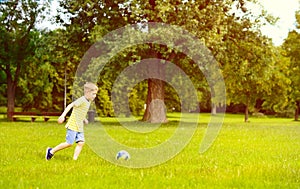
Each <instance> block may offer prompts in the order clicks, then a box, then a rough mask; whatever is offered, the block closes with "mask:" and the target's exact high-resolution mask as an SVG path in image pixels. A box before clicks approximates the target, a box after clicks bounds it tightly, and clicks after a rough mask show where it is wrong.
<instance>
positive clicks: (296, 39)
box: [283, 11, 300, 121]
mask: <svg viewBox="0 0 300 189" xmlns="http://www.w3.org/2000/svg"><path fill="white" fill-rule="evenodd" d="M296 18H297V28H298V29H300V11H298V12H297V13H296ZM299 44H300V34H299V32H297V31H296V30H293V31H290V32H289V34H288V37H287V39H286V40H285V42H284V44H283V49H284V50H285V52H286V56H287V57H289V58H290V61H291V64H290V67H289V70H290V78H291V84H290V86H291V93H290V99H291V102H292V104H293V107H294V108H295V116H294V119H295V120H296V121H298V120H299V113H300V90H299V85H300V77H299V72H300V49H299Z"/></svg>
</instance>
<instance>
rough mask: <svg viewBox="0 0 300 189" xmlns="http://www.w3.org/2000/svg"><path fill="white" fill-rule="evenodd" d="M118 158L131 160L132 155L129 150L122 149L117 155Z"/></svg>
mask: <svg viewBox="0 0 300 189" xmlns="http://www.w3.org/2000/svg"><path fill="white" fill-rule="evenodd" d="M116 159H117V160H119V159H124V160H129V159H130V155H129V153H128V152H127V151H125V150H121V151H119V152H118V153H117V155H116Z"/></svg>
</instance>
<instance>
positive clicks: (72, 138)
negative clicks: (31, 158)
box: [46, 129, 77, 160]
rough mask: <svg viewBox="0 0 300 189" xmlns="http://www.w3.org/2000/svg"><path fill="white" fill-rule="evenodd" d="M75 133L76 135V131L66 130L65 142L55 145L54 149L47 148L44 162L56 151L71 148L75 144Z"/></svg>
mask: <svg viewBox="0 0 300 189" xmlns="http://www.w3.org/2000/svg"><path fill="white" fill-rule="evenodd" d="M76 133H77V132H76V131H72V130H69V129H68V130H67V134H66V142H63V143H60V144H59V145H57V146H56V147H54V148H47V150H46V160H50V159H51V158H52V157H53V155H54V154H55V153H56V152H57V151H60V150H63V149H65V148H68V147H70V146H72V144H73V143H74V142H75V138H76Z"/></svg>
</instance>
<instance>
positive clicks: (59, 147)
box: [50, 142, 72, 154]
mask: <svg viewBox="0 0 300 189" xmlns="http://www.w3.org/2000/svg"><path fill="white" fill-rule="evenodd" d="M70 146H72V144H69V143H67V142H63V143H60V144H59V145H57V146H55V147H54V148H52V149H51V150H50V153H51V154H54V153H55V152H57V151H60V150H63V149H65V148H68V147H70Z"/></svg>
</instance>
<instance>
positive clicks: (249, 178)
mask: <svg viewBox="0 0 300 189" xmlns="http://www.w3.org/2000/svg"><path fill="white" fill-rule="evenodd" d="M168 116H169V120H170V122H169V123H167V124H163V125H161V126H160V127H158V128H155V129H154V130H153V131H151V132H148V133H135V132H132V131H129V130H126V129H124V128H123V127H121V126H120V124H119V123H118V122H117V121H116V120H115V119H114V118H101V119H100V120H101V121H102V123H103V125H102V126H99V125H98V124H97V123H95V124H91V125H89V126H87V128H86V129H87V130H91V129H93V128H100V129H101V127H103V128H105V129H106V131H107V133H108V134H109V135H110V136H111V137H112V138H114V139H115V140H117V141H120V143H124V144H126V145H129V146H134V147H139V148H151V147H153V146H156V145H158V144H159V143H162V142H164V141H167V140H168V138H170V137H171V136H172V133H174V131H175V130H176V128H177V127H178V123H179V118H178V114H169V115H168ZM189 116H194V115H192V114H190V115H189ZM209 118H210V117H209V114H201V116H200V121H199V124H198V127H197V128H196V130H195V133H194V135H193V137H192V138H191V141H190V142H189V143H188V145H187V146H186V147H185V148H184V149H183V150H182V151H181V152H180V153H179V154H178V155H177V156H175V157H174V158H171V159H170V160H169V161H167V162H165V163H162V164H159V165H156V166H153V167H149V168H126V167H123V166H118V165H116V164H114V163H111V162H109V161H107V160H104V159H103V158H102V157H100V156H99V155H97V153H95V150H94V149H93V148H91V145H89V143H87V145H85V147H84V149H83V151H82V153H81V155H80V156H79V159H78V160H77V161H73V160H72V154H73V150H74V147H71V148H69V149H66V150H64V151H60V152H58V153H57V154H55V157H54V158H53V159H52V160H51V161H46V160H45V159H44V155H45V154H44V153H45V149H46V147H48V146H53V145H56V144H58V143H60V142H63V141H64V138H65V129H64V126H63V125H59V124H57V123H56V122H55V121H54V120H53V121H49V122H43V121H42V120H37V121H36V122H33V123H31V122H26V121H19V122H5V121H3V120H2V121H0V129H1V132H0V142H1V148H0V166H1V169H0V188H47V189H48V188H66V189H68V188H118V189H119V188H151V189H154V188H172V189H173V188H300V123H299V122H295V121H292V120H291V119H283V118H268V117H263V118H254V117H252V118H251V119H250V122H249V123H244V122H243V116H242V115H230V114H227V115H226V116H225V120H224V124H223V127H222V128H221V131H220V133H219V135H218V137H217V138H216V140H215V142H214V143H213V145H212V146H211V147H210V148H209V149H208V150H207V151H206V152H205V153H203V154H199V146H200V143H201V141H202V138H203V136H204V133H205V131H206V126H207V122H208V121H209ZM124 119H126V118H124ZM185 121H186V120H185ZM127 123H128V124H129V125H130V122H127ZM186 124H187V125H186V127H187V128H188V121H186ZM133 125H134V124H133ZM145 126H146V127H151V126H149V125H147V124H146V125H145ZM88 127H89V128H88ZM89 136H90V134H87V133H86V139H87V140H88V138H89ZM91 137H92V136H91ZM141 141H143V142H141ZM102 148H105V146H102ZM111 153H112V154H115V151H114V150H112V152H111ZM131 156H132V157H131V159H130V160H129V161H128V162H126V163H129V164H130V162H134V161H135V159H134V158H135V155H134V154H131ZM153 158H155V157H151V156H149V157H147V158H145V159H144V160H143V161H145V162H147V161H150V160H151V159H153Z"/></svg>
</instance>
